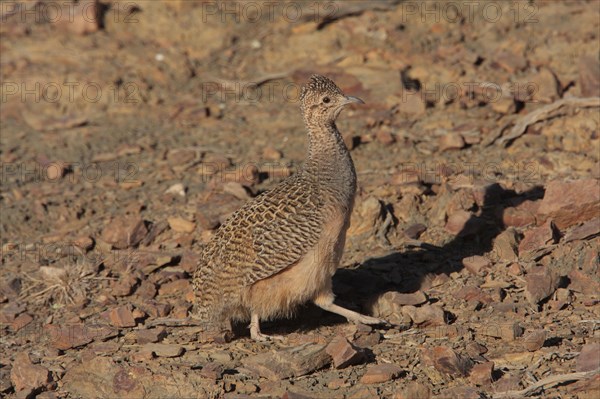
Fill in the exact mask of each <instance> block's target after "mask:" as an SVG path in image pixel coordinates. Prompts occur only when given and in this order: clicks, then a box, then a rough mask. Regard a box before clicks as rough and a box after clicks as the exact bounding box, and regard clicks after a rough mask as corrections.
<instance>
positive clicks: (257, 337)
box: [250, 330, 284, 342]
mask: <svg viewBox="0 0 600 399" xmlns="http://www.w3.org/2000/svg"><path fill="white" fill-rule="evenodd" d="M250 338H252V339H253V340H255V341H256V342H268V341H275V340H277V341H283V340H284V337H283V336H281V335H266V334H263V333H261V332H260V331H259V332H255V333H254V334H253V333H252V330H251V331H250Z"/></svg>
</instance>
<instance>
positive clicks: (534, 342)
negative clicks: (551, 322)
mask: <svg viewBox="0 0 600 399" xmlns="http://www.w3.org/2000/svg"><path fill="white" fill-rule="evenodd" d="M545 341H546V331H545V330H534V331H532V332H530V333H529V334H527V335H525V336H524V337H523V346H524V347H525V349H527V350H528V351H530V352H535V351H536V350H538V349H540V348H541V347H543V346H544V342H545Z"/></svg>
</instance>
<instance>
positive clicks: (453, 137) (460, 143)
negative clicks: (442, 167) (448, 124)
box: [438, 133, 465, 151]
mask: <svg viewBox="0 0 600 399" xmlns="http://www.w3.org/2000/svg"><path fill="white" fill-rule="evenodd" d="M438 145H439V149H440V151H446V150H460V149H461V148H463V147H464V146H465V139H463V137H462V136H461V135H460V134H457V133H446V134H443V135H441V136H440V137H439V139H438Z"/></svg>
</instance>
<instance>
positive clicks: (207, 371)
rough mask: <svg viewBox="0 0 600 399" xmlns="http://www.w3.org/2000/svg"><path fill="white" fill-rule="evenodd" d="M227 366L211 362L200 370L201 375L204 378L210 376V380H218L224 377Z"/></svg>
mask: <svg viewBox="0 0 600 399" xmlns="http://www.w3.org/2000/svg"><path fill="white" fill-rule="evenodd" d="M224 371H225V368H224V367H223V365H222V364H219V363H215V362H209V363H206V364H205V365H204V366H202V370H200V375H201V376H202V377H204V378H208V379H210V380H213V381H216V380H220V379H221V377H223V372H224Z"/></svg>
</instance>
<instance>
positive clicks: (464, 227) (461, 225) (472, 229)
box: [444, 210, 483, 237]
mask: <svg viewBox="0 0 600 399" xmlns="http://www.w3.org/2000/svg"><path fill="white" fill-rule="evenodd" d="M482 227H483V223H482V221H481V219H479V218H478V217H476V216H474V215H472V214H471V213H470V212H467V211H463V210H458V211H456V212H454V213H452V214H451V215H450V216H449V217H448V221H447V222H446V225H445V226H444V228H445V229H446V231H447V232H448V233H450V234H454V235H458V236H461V237H464V236H468V235H472V234H475V233H477V232H478V231H480V230H481V228H482Z"/></svg>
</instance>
